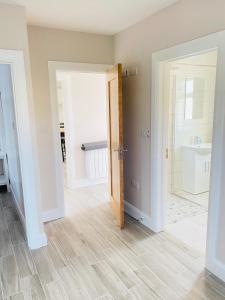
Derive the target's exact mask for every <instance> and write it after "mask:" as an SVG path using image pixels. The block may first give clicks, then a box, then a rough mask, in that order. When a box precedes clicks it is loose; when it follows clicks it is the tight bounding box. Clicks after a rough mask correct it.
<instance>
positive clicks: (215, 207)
mask: <svg viewBox="0 0 225 300" xmlns="http://www.w3.org/2000/svg"><path fill="white" fill-rule="evenodd" d="M215 49H218V65H217V80H216V93H215V109H214V125H213V143H212V144H213V148H212V168H211V182H210V196H209V212H208V230H207V249H206V267H207V269H209V270H210V271H211V272H212V273H214V274H215V275H217V276H218V277H219V278H221V279H222V280H223V281H225V266H224V265H223V263H221V262H220V260H219V258H218V257H217V256H218V254H217V250H218V249H217V243H218V239H219V221H218V219H219V207H220V204H221V199H223V197H222V195H223V193H222V187H223V180H224V177H225V176H224V173H223V171H222V165H223V163H222V162H223V161H224V154H223V153H224V152H225V142H224V129H223V126H222V125H221V124H223V122H225V104H224V103H225V101H224V98H223V97H224V96H225V89H224V83H223V82H222V80H219V78H221V77H222V76H221V74H222V75H223V77H224V75H225V74H224V73H225V71H224V70H223V65H222V64H225V61H223V57H222V55H221V54H222V52H223V51H225V50H224V49H225V31H222V32H217V33H214V34H210V35H208V36H205V37H202V38H199V39H196V40H193V41H190V42H187V43H183V44H180V45H178V46H175V47H172V48H169V49H165V50H161V51H158V52H155V53H153V54H152V92H151V219H152V222H151V224H152V228H151V229H152V230H153V231H154V232H160V231H162V230H163V229H164V220H165V218H164V216H165V195H166V194H165V193H166V176H167V174H166V173H165V170H166V167H165V166H166V159H165V153H164V150H165V149H164V140H165V132H163V118H164V114H163V106H164V103H163V95H162V90H163V89H162V85H161V84H162V80H160V79H161V78H162V72H163V70H162V68H163V62H166V61H171V60H174V59H181V58H185V57H188V56H190V55H196V54H200V53H204V52H208V51H210V50H215ZM218 75H220V77H219V76H218Z"/></svg>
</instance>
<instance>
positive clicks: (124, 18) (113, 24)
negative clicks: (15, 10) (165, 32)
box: [0, 0, 178, 35]
mask: <svg viewBox="0 0 225 300" xmlns="http://www.w3.org/2000/svg"><path fill="white" fill-rule="evenodd" d="M177 1H178V0H0V2H3V3H9V4H18V5H23V6H25V7H26V11H27V19H28V24H31V25H38V26H44V27H50V28H59V29H67V30H76V31H81V32H91V33H101V34H108V35H112V34H115V33H118V32H120V31H122V30H123V29H125V28H127V27H129V26H131V25H133V24H135V23H137V22H139V21H141V20H142V19H144V18H146V17H147V16H149V15H152V14H154V13H156V12H157V11H159V10H161V9H163V8H165V7H167V6H169V5H171V4H173V3H175V2H177Z"/></svg>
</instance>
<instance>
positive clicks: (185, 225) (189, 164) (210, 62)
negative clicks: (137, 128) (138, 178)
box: [166, 50, 217, 254]
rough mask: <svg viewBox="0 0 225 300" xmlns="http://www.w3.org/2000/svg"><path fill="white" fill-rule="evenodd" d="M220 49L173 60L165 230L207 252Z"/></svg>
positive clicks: (170, 77)
mask: <svg viewBox="0 0 225 300" xmlns="http://www.w3.org/2000/svg"><path fill="white" fill-rule="evenodd" d="M216 65H217V51H216V50H215V51H210V52H208V53H203V54H199V55H194V56H192V57H188V58H184V59H181V60H177V61H173V62H170V63H168V66H167V67H168V69H167V74H169V77H168V80H169V81H170V82H169V83H168V88H169V137H168V202H167V226H166V230H167V231H169V232H170V233H172V234H173V235H175V236H176V237H177V238H179V239H180V240H182V241H183V242H185V243H186V244H188V245H189V246H191V247H193V248H194V249H196V250H198V251H200V252H201V253H204V254H205V251H206V238H207V216H208V207H209V205H208V203H209V191H210V169H211V151H212V134H213V115H214V114H213V112H214V98H215V81H216Z"/></svg>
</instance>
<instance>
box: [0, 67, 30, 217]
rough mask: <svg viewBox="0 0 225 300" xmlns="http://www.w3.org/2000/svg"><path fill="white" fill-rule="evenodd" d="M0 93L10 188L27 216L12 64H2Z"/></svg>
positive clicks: (22, 211)
mask: <svg viewBox="0 0 225 300" xmlns="http://www.w3.org/2000/svg"><path fill="white" fill-rule="evenodd" d="M0 93H1V102H2V110H3V122H4V130H5V132H4V135H5V145H4V148H5V152H6V154H7V157H8V175H9V180H10V188H11V191H12V193H13V195H14V200H15V201H16V202H17V203H16V207H17V208H18V209H19V210H20V213H21V214H22V215H23V216H25V214H24V201H23V189H22V178H21V170H20V159H19V148H18V138H17V129H16V118H15V109H14V95H13V86H12V78H11V70H10V65H6V64H4V65H3V64H0Z"/></svg>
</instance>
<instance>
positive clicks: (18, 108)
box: [0, 49, 47, 249]
mask: <svg viewBox="0 0 225 300" xmlns="http://www.w3.org/2000/svg"><path fill="white" fill-rule="evenodd" d="M0 64H8V65H10V67H11V76H12V84H13V96H14V107H15V118H16V129H17V134H18V147H19V158H20V167H21V177H22V185H23V199H24V210H25V216H22V214H20V218H21V222H22V224H23V225H24V227H25V228H24V230H25V233H26V237H27V242H28V245H29V247H30V248H31V249H37V248H40V247H43V246H45V245H47V237H46V234H45V232H44V228H43V223H42V220H41V203H40V199H41V197H40V192H39V191H40V180H39V179H40V178H39V175H40V174H39V169H38V157H37V142H36V137H35V123H34V111H33V103H32V101H33V99H32V97H31V96H32V95H30V97H29V98H28V93H27V81H26V70H25V63H24V54H23V51H22V50H5V49H0ZM15 205H16V204H15Z"/></svg>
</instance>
